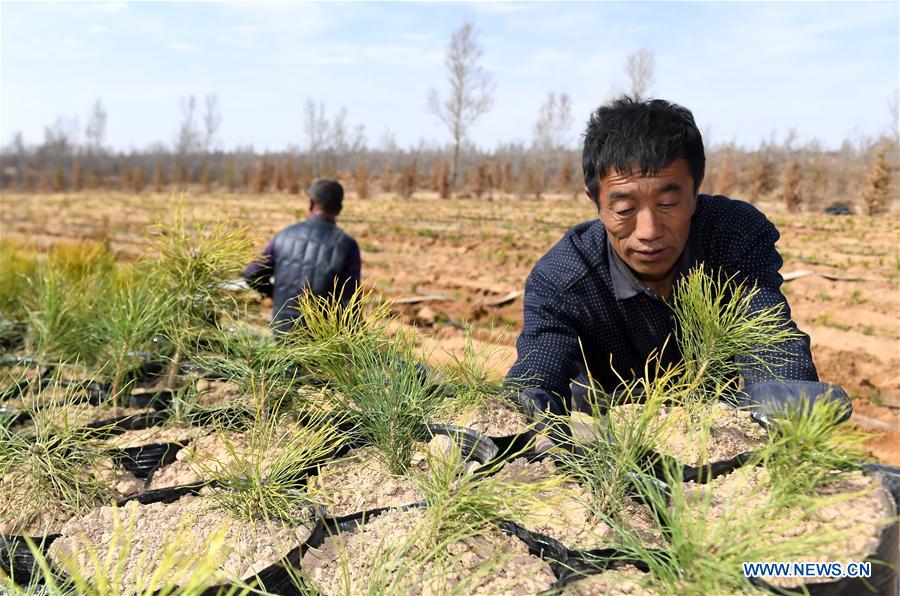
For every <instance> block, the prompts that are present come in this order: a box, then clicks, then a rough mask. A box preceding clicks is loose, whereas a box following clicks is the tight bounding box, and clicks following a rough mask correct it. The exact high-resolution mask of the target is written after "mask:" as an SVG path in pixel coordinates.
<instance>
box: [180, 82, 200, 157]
mask: <svg viewBox="0 0 900 596" xmlns="http://www.w3.org/2000/svg"><path fill="white" fill-rule="evenodd" d="M179 105H180V107H181V124H180V125H179V127H178V136H177V137H176V139H175V151H176V152H177V153H178V154H179V155H180V156H185V155H187V154H189V153H193V152H194V151H196V150H197V148H198V145H200V132H199V131H198V130H197V123H196V121H195V120H196V112H197V98H196V97H194V96H193V95H189V96H188V97H182V98H181V100H180V103H179Z"/></svg>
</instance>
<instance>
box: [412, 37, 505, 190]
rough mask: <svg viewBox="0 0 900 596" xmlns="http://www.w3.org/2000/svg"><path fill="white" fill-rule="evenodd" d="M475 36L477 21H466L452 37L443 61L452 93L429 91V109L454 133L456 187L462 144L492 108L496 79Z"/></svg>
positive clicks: (452, 185) (452, 175)
mask: <svg viewBox="0 0 900 596" xmlns="http://www.w3.org/2000/svg"><path fill="white" fill-rule="evenodd" d="M483 53H484V52H483V50H482V49H481V46H479V45H478V42H477V40H476V39H475V25H474V23H472V22H471V21H466V22H465V23H464V24H463V26H462V27H460V28H459V29H457V31H456V32H455V33H454V34H453V37H452V38H451V39H450V46H449V47H448V48H447V55H446V57H445V58H444V64H445V65H446V66H447V71H448V76H447V79H448V82H449V83H450V94H449V95H448V97H447V99H446V100H443V101H441V99H440V96H439V95H438V92H437V90H436V89H433V88H432V89H431V90H430V91H429V93H428V110H429V111H430V112H431V113H432V114H434V115H435V116H437V118H438V119H439V120H440V121H441V122H443V123H444V125H446V126H447V129H448V130H449V131H450V134H451V135H452V136H453V173H452V174H451V177H450V185H451V187H452V188H456V179H457V174H458V169H459V146H460V143H461V142H462V140H463V139H464V138H465V137H466V134H467V132H468V130H469V128H470V127H471V126H472V124H474V123H475V121H476V120H478V118H479V117H481V116H482V115H483V114H484V113H486V112H487V111H488V110H490V109H491V105H492V103H493V102H492V98H491V96H492V94H493V92H494V82H493V78H492V77H491V75H490V74H489V73H488V72H487V71H486V70H484V68H483V67H482V66H481V64H480V61H481V56H482V54H483Z"/></svg>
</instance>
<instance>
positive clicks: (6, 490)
mask: <svg viewBox="0 0 900 596" xmlns="http://www.w3.org/2000/svg"><path fill="white" fill-rule="evenodd" d="M84 473H85V474H90V475H92V476H95V477H97V478H98V479H100V480H102V481H103V482H105V483H106V484H107V485H108V486H109V488H110V491H109V494H108V498H109V502H110V503H111V502H114V501H117V500H119V499H121V498H124V497H130V496H132V495H135V494H137V493H139V492H140V491H141V489H142V488H143V486H144V482H143V480H140V479H138V478H136V477H135V476H134V475H133V474H131V473H130V472H128V471H126V470H124V469H123V468H121V467H120V466H116V465H114V464H113V462H112V460H108V459H101V460H100V461H98V462H97V467H96V468H95V469H92V470H85V471H84ZM42 490H44V487H41V486H38V485H37V484H36V483H35V481H34V479H33V478H32V477H31V476H29V475H26V474H24V473H23V474H17V473H16V472H15V470H13V471H11V472H9V473H7V475H6V476H4V477H3V478H2V479H0V534H16V535H28V536H44V535H46V534H55V533H58V532H59V531H60V529H61V528H62V526H63V524H65V523H66V522H67V521H69V520H70V519H71V518H72V512H71V510H70V509H68V508H65V507H62V506H60V505H56V504H52V503H50V502H45V501H44V500H43V499H38V498H36V496H35V495H36V493H37V492H38V491H42ZM96 504H97V505H98V506H99V505H103V504H104V503H103V502H98V503H96Z"/></svg>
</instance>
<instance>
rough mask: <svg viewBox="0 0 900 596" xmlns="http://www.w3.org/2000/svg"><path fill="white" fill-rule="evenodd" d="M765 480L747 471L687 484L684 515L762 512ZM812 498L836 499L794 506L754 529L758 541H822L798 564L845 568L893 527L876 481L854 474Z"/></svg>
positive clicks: (763, 474)
mask: <svg viewBox="0 0 900 596" xmlns="http://www.w3.org/2000/svg"><path fill="white" fill-rule="evenodd" d="M769 479H770V477H769V473H768V471H766V469H765V468H762V467H748V468H741V469H738V470H735V471H734V472H732V473H730V474H728V475H725V476H720V477H719V478H715V479H713V480H712V481H711V482H710V483H709V484H708V485H695V484H693V483H688V484H687V485H686V487H685V488H686V496H687V498H688V499H689V500H691V501H694V502H695V503H696V507H695V508H694V509H693V513H688V515H696V516H697V517H698V518H704V517H705V518H708V519H716V518H720V517H723V516H726V515H729V514H734V513H735V509H736V508H738V509H739V510H741V511H743V510H749V509H752V508H755V507H764V506H765V504H766V502H767V499H768V498H769V494H770V493H769V491H768V486H769ZM816 493H817V495H819V496H823V497H837V496H841V497H842V498H836V499H833V500H830V501H829V502H827V504H825V505H823V506H818V507H815V508H813V509H811V510H809V511H804V510H803V509H802V508H801V507H800V506H797V507H790V508H785V510H784V511H777V512H775V513H774V515H773V516H774V518H775V519H774V521H773V525H772V526H771V527H767V528H760V539H761V540H766V541H767V542H770V543H779V542H783V541H785V540H788V539H791V538H794V537H797V536H816V535H820V536H827V537H828V540H827V541H826V542H825V543H824V544H822V545H819V546H814V547H813V548H811V549H810V548H805V550H806V551H808V552H806V553H805V555H804V558H803V559H802V560H804V561H832V562H841V563H844V564H846V563H847V562H850V561H862V560H864V559H866V557H868V556H869V555H871V554H873V553H874V552H875V551H876V550H877V549H878V545H879V541H880V539H881V534H882V531H883V530H884V529H885V527H887V526H888V525H890V524H891V523H892V522H893V521H894V519H892V518H893V517H894V516H895V515H896V510H895V505H894V501H893V498H892V497H891V495H890V493H889V492H888V491H887V489H886V488H885V487H884V485H883V484H882V481H881V479H880V478H878V477H877V476H866V475H864V474H862V473H861V472H854V473H852V474H848V475H845V476H843V477H840V478H838V479H837V480H835V481H833V482H831V483H829V484H825V485H823V486H820V487H819V488H818V489H816ZM843 497H845V498H843ZM707 499H709V506H708V508H707V506H706V500H707ZM782 528H783V530H782ZM895 548H896V545H895ZM800 560H801V559H797V561H800ZM764 579H765V580H766V581H767V582H769V583H770V584H772V585H774V586H779V587H792V586H797V585H798V582H800V581H802V582H805V583H817V582H828V581H831V580H830V579H829V578H827V577H822V578H803V579H798V578H772V577H766V578H764Z"/></svg>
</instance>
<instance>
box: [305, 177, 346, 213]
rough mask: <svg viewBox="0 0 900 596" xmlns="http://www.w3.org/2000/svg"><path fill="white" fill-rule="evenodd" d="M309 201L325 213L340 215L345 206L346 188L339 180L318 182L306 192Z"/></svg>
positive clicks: (323, 179) (324, 179)
mask: <svg viewBox="0 0 900 596" xmlns="http://www.w3.org/2000/svg"><path fill="white" fill-rule="evenodd" d="M306 194H308V195H309V199H310V200H311V201H312V202H313V203H315V204H316V205H318V206H319V208H320V209H322V210H323V211H327V212H328V213H334V214H338V213H340V212H341V208H342V207H343V206H344V187H343V186H341V183H340V182H338V181H337V180H330V179H328V178H322V179H320V180H316V181H315V182H313V183H312V185H311V186H310V187H309V190H308V191H306Z"/></svg>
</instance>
